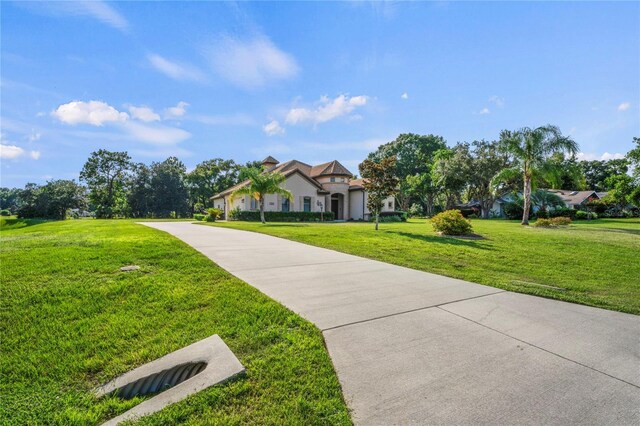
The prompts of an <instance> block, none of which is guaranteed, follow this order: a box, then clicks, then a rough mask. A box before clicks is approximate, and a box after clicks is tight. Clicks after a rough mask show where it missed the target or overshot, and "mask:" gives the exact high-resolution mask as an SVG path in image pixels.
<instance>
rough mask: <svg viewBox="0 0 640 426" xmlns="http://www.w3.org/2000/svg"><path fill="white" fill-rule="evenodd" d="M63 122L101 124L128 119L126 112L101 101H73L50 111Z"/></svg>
mask: <svg viewBox="0 0 640 426" xmlns="http://www.w3.org/2000/svg"><path fill="white" fill-rule="evenodd" d="M51 115H53V116H54V117H55V118H57V119H58V120H60V121H62V122H63V123H67V124H71V125H75V124H91V125H92V126H102V125H104V124H105V123H114V122H124V121H127V120H128V119H129V115H128V114H127V113H126V112H120V111H118V110H117V109H115V108H114V107H112V106H110V105H108V104H107V103H105V102H102V101H89V102H83V101H73V102H69V103H67V104H63V105H60V106H59V107H58V108H57V109H56V110H55V111H53V112H52V113H51Z"/></svg>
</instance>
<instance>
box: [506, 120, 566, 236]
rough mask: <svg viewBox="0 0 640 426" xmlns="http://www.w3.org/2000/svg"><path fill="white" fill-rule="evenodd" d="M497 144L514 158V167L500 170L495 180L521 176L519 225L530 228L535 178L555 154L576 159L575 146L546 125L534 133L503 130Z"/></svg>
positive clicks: (526, 128)
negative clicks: (520, 219) (522, 210)
mask: <svg viewBox="0 0 640 426" xmlns="http://www.w3.org/2000/svg"><path fill="white" fill-rule="evenodd" d="M500 142H501V143H502V144H503V146H504V148H505V149H506V151H507V152H508V153H509V154H511V155H512V156H513V158H514V161H515V165H514V166H513V167H510V168H508V169H504V170H502V171H501V172H500V173H498V174H497V175H496V176H495V177H494V181H496V182H505V181H509V180H512V179H513V178H514V177H515V176H516V175H520V176H521V177H522V178H523V180H524V190H523V191H522V196H523V198H524V206H523V207H524V213H523V214H522V224H523V225H528V224H529V208H530V207H531V189H532V183H533V182H534V180H533V179H534V177H536V176H537V175H539V174H540V173H541V172H542V171H543V169H544V168H545V163H546V162H547V160H548V159H549V157H550V156H551V155H553V154H555V153H558V152H563V153H564V152H566V153H568V154H571V155H575V154H576V153H577V152H578V144H577V143H576V142H575V141H574V140H573V139H571V138H570V137H568V136H562V133H561V132H560V129H559V128H558V127H557V126H552V125H550V124H547V125H546V126H541V127H538V128H535V129H531V128H529V127H524V128H522V129H519V130H516V131H509V130H504V131H502V133H500Z"/></svg>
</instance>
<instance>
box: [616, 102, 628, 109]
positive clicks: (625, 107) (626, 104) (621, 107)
mask: <svg viewBox="0 0 640 426" xmlns="http://www.w3.org/2000/svg"><path fill="white" fill-rule="evenodd" d="M629 108H631V102H623V103H621V104H620V105H618V111H626V110H628V109H629Z"/></svg>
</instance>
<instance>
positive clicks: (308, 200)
mask: <svg viewBox="0 0 640 426" xmlns="http://www.w3.org/2000/svg"><path fill="white" fill-rule="evenodd" d="M303 201H304V204H303V210H304V211H305V212H310V211H311V197H304V199H303Z"/></svg>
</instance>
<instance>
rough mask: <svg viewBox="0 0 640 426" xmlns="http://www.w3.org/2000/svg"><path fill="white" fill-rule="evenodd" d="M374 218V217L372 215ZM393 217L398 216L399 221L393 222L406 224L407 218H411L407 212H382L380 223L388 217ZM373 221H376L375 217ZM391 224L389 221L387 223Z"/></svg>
mask: <svg viewBox="0 0 640 426" xmlns="http://www.w3.org/2000/svg"><path fill="white" fill-rule="evenodd" d="M372 216H373V215H372ZM392 216H396V217H397V218H398V219H399V220H394V221H393V222H400V221H402V222H406V221H407V218H408V217H409V215H408V214H407V212H403V211H395V212H380V221H381V222H382V221H383V220H382V218H388V217H392ZM372 220H375V217H372ZM387 222H389V221H387Z"/></svg>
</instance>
